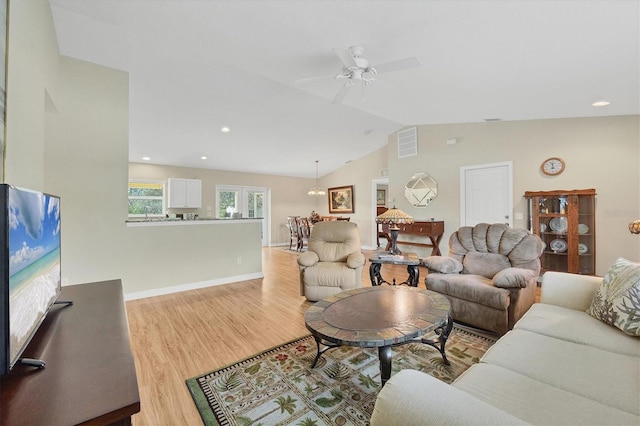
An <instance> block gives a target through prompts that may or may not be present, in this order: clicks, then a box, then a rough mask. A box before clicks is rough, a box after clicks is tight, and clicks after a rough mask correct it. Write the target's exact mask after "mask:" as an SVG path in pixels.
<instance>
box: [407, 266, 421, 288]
mask: <svg viewBox="0 0 640 426" xmlns="http://www.w3.org/2000/svg"><path fill="white" fill-rule="evenodd" d="M407 272H409V279H408V280H407V284H409V285H410V286H411V287H418V282H419V281H420V269H418V265H407Z"/></svg>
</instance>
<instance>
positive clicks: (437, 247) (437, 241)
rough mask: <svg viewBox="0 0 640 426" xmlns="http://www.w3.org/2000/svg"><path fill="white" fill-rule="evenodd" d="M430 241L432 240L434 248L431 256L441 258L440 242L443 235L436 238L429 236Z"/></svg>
mask: <svg viewBox="0 0 640 426" xmlns="http://www.w3.org/2000/svg"><path fill="white" fill-rule="evenodd" d="M429 239H430V240H431V245H432V246H433V248H432V249H431V256H440V255H441V253H440V241H441V240H442V234H439V235H437V236H435V237H433V236H432V235H429Z"/></svg>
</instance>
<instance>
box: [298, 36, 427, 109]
mask: <svg viewBox="0 0 640 426" xmlns="http://www.w3.org/2000/svg"><path fill="white" fill-rule="evenodd" d="M333 52H334V53H335V54H336V56H338V58H339V59H340V62H342V73H341V74H335V75H325V76H319V77H311V78H304V79H301V80H296V81H295V84H303V83H309V82H312V81H316V80H324V79H329V78H332V79H336V80H346V82H345V84H344V85H343V86H342V87H341V88H340V90H338V93H337V94H336V96H335V97H334V98H333V101H331V103H334V104H339V103H341V102H342V100H343V99H344V97H345V96H346V95H347V92H348V91H349V89H350V88H351V87H353V86H354V85H355V84H356V82H358V81H359V82H360V83H361V84H362V91H363V97H364V87H365V86H368V85H369V84H371V83H373V82H374V81H375V79H376V76H377V75H378V74H382V73H385V72H392V71H401V70H405V69H409V68H416V67H419V66H420V61H419V60H418V58H415V57H414V58H405V59H400V60H397V61H392V62H386V63H384V64H380V65H376V66H371V65H370V64H369V61H368V60H367V59H365V58H363V57H362V54H363V53H364V47H362V46H351V47H350V48H348V49H337V48H334V49H333Z"/></svg>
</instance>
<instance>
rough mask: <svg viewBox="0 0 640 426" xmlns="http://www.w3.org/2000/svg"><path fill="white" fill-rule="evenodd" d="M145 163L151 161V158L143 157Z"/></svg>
mask: <svg viewBox="0 0 640 426" xmlns="http://www.w3.org/2000/svg"><path fill="white" fill-rule="evenodd" d="M142 159H143V160H144V161H151V157H142Z"/></svg>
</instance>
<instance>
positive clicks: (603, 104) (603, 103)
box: [591, 101, 611, 107]
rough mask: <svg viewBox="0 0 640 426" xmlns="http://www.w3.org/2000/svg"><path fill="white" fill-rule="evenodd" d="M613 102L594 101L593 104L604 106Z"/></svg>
mask: <svg viewBox="0 0 640 426" xmlns="http://www.w3.org/2000/svg"><path fill="white" fill-rule="evenodd" d="M610 103H611V102H609V101H596V102H594V103H592V104H591V105H593V106H594V107H603V106H607V105H609V104H610Z"/></svg>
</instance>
